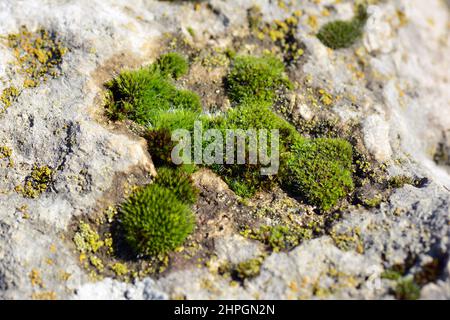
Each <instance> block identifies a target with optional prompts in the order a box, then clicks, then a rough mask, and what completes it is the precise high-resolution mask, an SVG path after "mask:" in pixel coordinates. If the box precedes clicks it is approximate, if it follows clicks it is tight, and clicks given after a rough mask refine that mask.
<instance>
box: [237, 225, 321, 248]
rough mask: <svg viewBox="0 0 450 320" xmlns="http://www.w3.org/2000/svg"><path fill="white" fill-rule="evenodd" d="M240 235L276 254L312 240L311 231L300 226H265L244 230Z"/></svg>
mask: <svg viewBox="0 0 450 320" xmlns="http://www.w3.org/2000/svg"><path fill="white" fill-rule="evenodd" d="M241 234H242V235H243V236H244V237H246V238H249V239H253V240H258V241H260V242H262V243H264V244H266V245H268V246H269V247H270V248H271V249H272V250H273V251H275V252H278V251H281V250H287V249H291V248H293V247H296V246H298V245H299V244H300V243H301V242H302V241H304V240H309V239H312V237H313V229H311V228H308V227H300V226H295V227H292V226H291V227H289V226H284V225H278V226H268V225H265V226H261V227H259V228H257V229H245V230H243V231H242V232H241Z"/></svg>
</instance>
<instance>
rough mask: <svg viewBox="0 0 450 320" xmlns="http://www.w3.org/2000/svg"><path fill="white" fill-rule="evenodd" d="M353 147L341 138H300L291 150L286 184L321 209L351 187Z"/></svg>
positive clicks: (344, 193) (335, 202)
mask: <svg viewBox="0 0 450 320" xmlns="http://www.w3.org/2000/svg"><path fill="white" fill-rule="evenodd" d="M352 161H353V151H352V146H351V145H350V143H348V142H347V141H345V140H342V139H328V138H318V139H313V140H306V139H300V140H298V141H297V142H296V143H295V144H294V145H293V146H292V148H291V155H290V157H289V159H288V160H287V165H286V173H285V179H284V180H285V183H286V185H287V186H288V187H289V188H290V189H291V190H292V192H293V193H295V194H298V195H300V196H302V197H304V198H305V199H306V201H307V202H308V203H310V204H313V205H316V206H318V207H320V208H321V209H323V210H329V209H331V208H332V207H334V206H335V205H336V204H337V202H338V201H339V199H341V198H343V197H345V196H346V195H348V194H349V193H350V192H351V191H352V190H353V188H354V184H353V179H352Z"/></svg>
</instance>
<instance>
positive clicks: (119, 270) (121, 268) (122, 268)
mask: <svg viewBox="0 0 450 320" xmlns="http://www.w3.org/2000/svg"><path fill="white" fill-rule="evenodd" d="M111 269H112V271H114V273H115V274H116V275H117V276H119V277H120V276H124V275H126V274H128V272H129V270H128V267H127V266H126V265H125V264H123V263H120V262H116V263H114V264H113V265H112V266H111Z"/></svg>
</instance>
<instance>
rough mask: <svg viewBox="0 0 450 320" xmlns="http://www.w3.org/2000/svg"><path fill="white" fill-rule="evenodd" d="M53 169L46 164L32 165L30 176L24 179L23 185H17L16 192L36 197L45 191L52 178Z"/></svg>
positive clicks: (28, 196)
mask: <svg viewBox="0 0 450 320" xmlns="http://www.w3.org/2000/svg"><path fill="white" fill-rule="evenodd" d="M52 176H53V170H52V169H50V168H49V167H47V166H42V167H38V166H37V165H34V166H33V169H32V170H31V174H30V176H28V177H27V178H26V179H25V183H24V185H23V186H17V187H16V188H15V190H16V192H18V193H21V194H22V195H23V196H24V197H27V198H37V197H39V196H40V195H41V194H42V193H43V192H45V191H46V190H47V188H48V186H49V184H50V182H51V180H52Z"/></svg>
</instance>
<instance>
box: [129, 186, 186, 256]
mask: <svg viewBox="0 0 450 320" xmlns="http://www.w3.org/2000/svg"><path fill="white" fill-rule="evenodd" d="M120 215H121V217H120V221H121V226H122V228H123V231H124V233H125V238H126V240H127V241H128V243H129V244H130V246H131V247H132V248H133V249H134V250H136V252H138V253H141V254H145V255H157V254H161V253H166V252H168V251H171V250H173V249H175V248H176V247H178V246H180V245H181V244H182V243H183V242H184V240H185V239H186V237H187V236H188V235H189V234H190V233H191V232H192V231H193V230H194V223H195V222H194V217H193V215H192V212H191V211H190V209H189V207H188V206H187V205H186V204H184V203H183V202H181V201H180V200H179V199H178V198H177V196H176V195H175V194H174V193H173V192H172V191H171V190H170V189H168V188H165V187H162V186H160V185H158V184H151V185H148V186H146V187H144V188H143V189H142V190H140V191H138V192H136V193H135V194H133V195H132V196H131V197H130V198H129V199H128V200H127V201H126V202H125V203H124V204H122V206H121V209H120Z"/></svg>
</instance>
